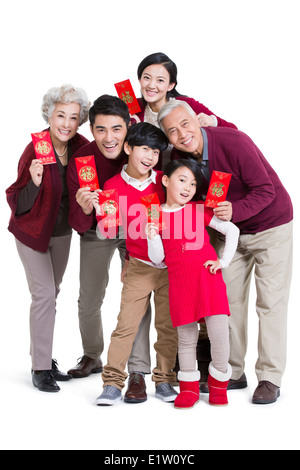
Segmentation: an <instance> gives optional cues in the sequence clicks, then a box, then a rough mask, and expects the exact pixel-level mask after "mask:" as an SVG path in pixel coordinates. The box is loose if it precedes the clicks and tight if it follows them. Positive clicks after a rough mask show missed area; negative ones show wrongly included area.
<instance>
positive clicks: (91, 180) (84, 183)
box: [75, 155, 100, 191]
mask: <svg viewBox="0 0 300 470" xmlns="http://www.w3.org/2000/svg"><path fill="white" fill-rule="evenodd" d="M75 163H76V169H77V174H78V180H79V186H80V187H81V188H87V187H89V188H90V190H91V191H95V190H96V189H100V186H99V181H98V175H97V170H96V164H95V158H94V155H88V156H86V157H77V158H75Z"/></svg>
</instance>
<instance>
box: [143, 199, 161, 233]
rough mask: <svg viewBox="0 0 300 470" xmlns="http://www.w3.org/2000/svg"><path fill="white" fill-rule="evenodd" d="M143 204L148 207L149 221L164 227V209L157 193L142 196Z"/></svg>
mask: <svg viewBox="0 0 300 470" xmlns="http://www.w3.org/2000/svg"><path fill="white" fill-rule="evenodd" d="M141 202H142V204H143V205H144V206H145V207H146V211H147V223H148V224H155V225H157V226H158V227H159V230H161V229H162V209H161V205H160V200H159V198H158V195H157V193H152V194H149V196H143V197H141Z"/></svg>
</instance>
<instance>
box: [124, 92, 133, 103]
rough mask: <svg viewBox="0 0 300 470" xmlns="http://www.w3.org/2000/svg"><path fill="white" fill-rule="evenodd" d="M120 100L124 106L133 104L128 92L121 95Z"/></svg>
mask: <svg viewBox="0 0 300 470" xmlns="http://www.w3.org/2000/svg"><path fill="white" fill-rule="evenodd" d="M121 100H123V101H124V102H125V103H126V104H128V103H129V104H130V103H132V102H133V98H132V96H130V94H129V91H125V94H124V93H122V94H121Z"/></svg>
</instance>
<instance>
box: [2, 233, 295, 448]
mask: <svg viewBox="0 0 300 470" xmlns="http://www.w3.org/2000/svg"><path fill="white" fill-rule="evenodd" d="M11 238H12V237H11ZM11 238H9V239H8V240H11ZM8 243H9V244H10V243H11V241H8ZM10 250H11V261H12V262H11V264H9V265H8V266H7V279H6V284H5V286H6V289H4V298H5V300H6V301H5V303H4V305H5V309H4V310H3V311H2V320H3V323H2V325H3V328H1V332H0V340H1V341H0V345H1V359H2V363H1V389H0V390H1V392H0V393H1V400H0V422H1V439H0V448H1V449H11V450H16V449H37V450H38V449H45V450H46V449H49V450H71V449H82V450H88V449H91V450H103V451H109V450H117V449H120V450H139V449H145V450H164V449H168V450H174V451H176V450H178V449H182V450H201V449H206V450H207V449H274V450H275V449H299V448H300V442H299V416H300V413H299V411H300V407H299V398H298V396H299V394H298V390H299V372H297V373H295V371H297V370H299V368H297V358H298V357H299V349H298V347H297V346H298V344H297V343H298V331H299V317H298V315H299V309H296V307H295V304H294V301H293V298H294V296H295V293H294V292H292V299H291V308H290V327H289V330H290V332H289V339H290V341H289V361H288V367H287V371H286V374H285V376H284V381H283V386H282V390H281V397H280V399H279V400H278V402H277V403H276V404H273V405H268V406H258V405H253V404H252V403H251V396H252V393H253V391H254V389H255V387H256V385H257V383H256V377H255V374H254V364H255V360H256V356H255V355H256V318H255V312H254V309H253V308H252V310H251V311H250V322H249V324H250V328H249V352H248V357H247V369H246V373H247V377H248V382H249V387H248V389H245V390H242V391H231V392H229V406H227V407H222V408H220V407H212V406H210V405H209V404H208V396H207V395H204V394H203V395H202V396H201V399H200V402H199V403H198V404H197V405H196V406H195V407H194V408H193V409H190V410H186V411H183V410H176V409H174V408H173V406H172V405H171V404H165V403H163V402H162V401H160V400H158V399H156V398H155V396H154V384H153V383H152V381H151V378H150V377H147V389H148V401H147V402H145V403H143V404H138V405H137V404H135V405H130V404H126V403H124V402H123V401H122V402H120V403H118V404H117V405H115V406H114V407H97V406H96V405H95V399H96V398H97V396H98V395H99V394H100V393H101V389H102V382H101V375H99V374H98V375H93V376H90V377H89V378H86V379H81V380H72V381H70V382H68V383H60V386H61V391H60V392H59V393H57V394H47V393H42V392H39V391H37V390H36V389H34V388H33V386H32V383H31V376H30V367H31V365H30V357H29V355H28V354H27V352H28V342H29V336H28V308H29V301H30V299H29V295H28V292H27V286H26V281H25V279H24V273H23V269H22V267H21V266H20V261H19V259H18V258H17V255H16V254H15V253H14V251H13V246H11V247H10ZM77 263H78V238H77V236H74V240H73V244H72V257H71V261H70V264H69V266H68V269H67V273H66V276H65V279H64V282H63V286H62V290H61V293H60V296H59V301H58V307H57V309H58V313H57V321H56V332H55V345H54V357H56V358H57V359H58V361H59V365H60V368H61V370H64V371H66V370H68V369H69V368H70V367H72V366H74V365H75V364H76V360H77V358H78V357H79V356H80V355H81V354H82V352H81V343H80V336H79V331H78V322H77V293H78V279H77V277H78V276H77ZM118 278H119V260H118V256H115V257H114V259H113V264H112V270H111V281H110V283H109V287H108V290H107V296H106V301H105V305H104V307H103V317H104V329H105V332H106V334H105V336H106V348H107V347H108V344H109V337H110V334H111V331H112V330H113V328H114V326H115V322H116V316H117V314H118V310H119V300H120V297H119V294H118V292H119V291H120V287H121V285H120V283H119V281H118ZM151 335H152V339H153V341H152V343H153V342H154V341H155V332H154V330H152V331H151ZM153 358H154V355H153ZM105 359H106V350H105V353H104V355H103V360H104V361H105ZM153 364H154V360H153ZM108 454H109V453H108Z"/></svg>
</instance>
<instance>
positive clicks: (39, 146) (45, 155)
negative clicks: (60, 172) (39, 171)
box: [31, 131, 56, 165]
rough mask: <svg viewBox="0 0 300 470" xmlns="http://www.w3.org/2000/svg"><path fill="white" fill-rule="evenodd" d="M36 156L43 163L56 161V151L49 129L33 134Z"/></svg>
mask: <svg viewBox="0 0 300 470" xmlns="http://www.w3.org/2000/svg"><path fill="white" fill-rule="evenodd" d="M31 137H32V142H33V146H34V151H35V154H36V158H37V159H38V160H40V161H41V163H42V165H49V164H51V163H56V158H55V153H54V149H53V146H52V142H51V137H50V133H49V131H43V132H35V133H34V134H31Z"/></svg>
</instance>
